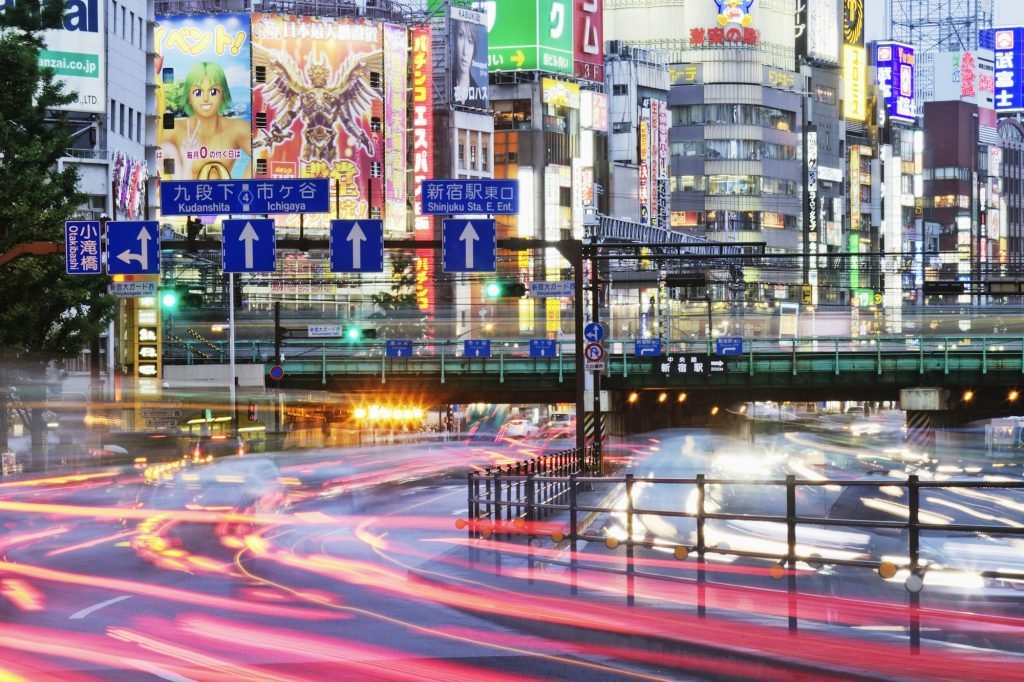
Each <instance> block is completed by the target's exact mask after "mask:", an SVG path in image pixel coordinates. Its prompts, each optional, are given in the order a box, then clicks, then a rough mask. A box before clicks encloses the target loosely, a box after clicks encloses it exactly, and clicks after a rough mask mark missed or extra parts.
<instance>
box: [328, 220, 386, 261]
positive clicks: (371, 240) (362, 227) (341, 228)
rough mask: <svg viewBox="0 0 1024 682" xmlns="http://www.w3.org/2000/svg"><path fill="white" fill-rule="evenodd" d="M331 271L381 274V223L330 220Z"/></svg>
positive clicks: (382, 242)
mask: <svg viewBox="0 0 1024 682" xmlns="http://www.w3.org/2000/svg"><path fill="white" fill-rule="evenodd" d="M331 272H384V223H383V221H380V220H332V221H331Z"/></svg>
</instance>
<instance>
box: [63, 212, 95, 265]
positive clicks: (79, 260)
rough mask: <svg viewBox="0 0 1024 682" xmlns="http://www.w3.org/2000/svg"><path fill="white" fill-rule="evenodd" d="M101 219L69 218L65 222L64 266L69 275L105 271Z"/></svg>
mask: <svg viewBox="0 0 1024 682" xmlns="http://www.w3.org/2000/svg"><path fill="white" fill-rule="evenodd" d="M102 255H103V249H102V247H101V246H100V221H98V220H69V221H67V222H66V223H64V256H65V260H64V268H65V270H64V271H65V272H67V274H69V275H98V274H100V273H102V272H103V263H102V258H101V256H102Z"/></svg>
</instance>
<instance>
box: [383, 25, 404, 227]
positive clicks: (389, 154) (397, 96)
mask: <svg viewBox="0 0 1024 682" xmlns="http://www.w3.org/2000/svg"><path fill="white" fill-rule="evenodd" d="M406 41H407V38H406V35H405V27H404V26H397V25H394V24H385V25H384V81H385V89H384V136H385V137H384V205H385V209H384V232H385V233H386V234H387V233H403V234H404V233H405V232H406V231H407V229H408V226H407V224H406V198H407V196H406V195H407V192H406V187H405V126H406V122H405V111H406V95H405V92H406V87H405V78H406V76H405V74H406V72H407V71H408V48H407V46H408V43H407V42H406Z"/></svg>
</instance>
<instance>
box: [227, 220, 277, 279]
mask: <svg viewBox="0 0 1024 682" xmlns="http://www.w3.org/2000/svg"><path fill="white" fill-rule="evenodd" d="M221 250H222V260H223V269H224V272H273V271H274V270H275V268H276V266H277V239H276V235H275V234H274V221H273V220H266V219H259V220H225V221H224V223H223V235H222V237H221Z"/></svg>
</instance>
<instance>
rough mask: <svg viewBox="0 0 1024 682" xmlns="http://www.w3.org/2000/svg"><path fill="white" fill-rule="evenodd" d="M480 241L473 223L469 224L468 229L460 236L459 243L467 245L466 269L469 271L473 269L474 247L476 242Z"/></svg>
mask: <svg viewBox="0 0 1024 682" xmlns="http://www.w3.org/2000/svg"><path fill="white" fill-rule="evenodd" d="M478 239H480V235H478V234H477V233H476V230H475V229H474V228H473V223H469V222H467V223H466V227H465V228H463V230H462V234H461V235H459V241H461V242H464V243H465V245H466V268H467V269H469V270H472V269H473V246H474V242H475V241H476V240H478Z"/></svg>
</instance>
